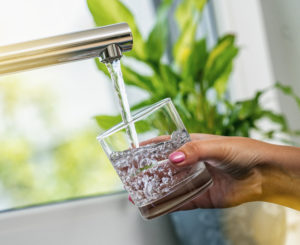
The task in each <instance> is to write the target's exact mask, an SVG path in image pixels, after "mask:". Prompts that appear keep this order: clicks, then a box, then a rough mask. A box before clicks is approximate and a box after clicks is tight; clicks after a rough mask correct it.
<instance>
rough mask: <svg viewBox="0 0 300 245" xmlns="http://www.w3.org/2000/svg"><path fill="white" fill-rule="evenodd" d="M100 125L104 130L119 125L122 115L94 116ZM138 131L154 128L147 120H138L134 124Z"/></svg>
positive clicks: (143, 131)
mask: <svg viewBox="0 0 300 245" xmlns="http://www.w3.org/2000/svg"><path fill="white" fill-rule="evenodd" d="M94 118H95V119H96V122H97V124H98V126H99V127H100V128H101V129H102V130H104V131H105V130H108V129H110V128H112V127H113V126H115V125H117V124H118V123H120V122H121V121H122V119H121V115H117V116H108V115H99V116H95V117H94ZM134 126H135V129H136V132H137V133H145V132H147V131H149V130H151V129H152V126H151V123H150V122H147V121H146V120H141V121H138V122H136V123H135V124H134Z"/></svg>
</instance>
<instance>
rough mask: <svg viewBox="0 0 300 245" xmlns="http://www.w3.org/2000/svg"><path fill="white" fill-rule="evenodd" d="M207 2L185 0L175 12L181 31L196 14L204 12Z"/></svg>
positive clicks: (203, 0)
mask: <svg viewBox="0 0 300 245" xmlns="http://www.w3.org/2000/svg"><path fill="white" fill-rule="evenodd" d="M206 2H207V0H183V1H181V3H180V4H179V5H178V7H177V8H176V11H175V18H176V21H177V24H178V26H179V29H180V30H181V31H182V30H183V29H185V28H186V27H187V24H188V23H189V21H190V20H191V19H193V17H194V16H195V14H196V15H197V14H199V13H201V12H202V10H203V8H204V6H205V4H206Z"/></svg>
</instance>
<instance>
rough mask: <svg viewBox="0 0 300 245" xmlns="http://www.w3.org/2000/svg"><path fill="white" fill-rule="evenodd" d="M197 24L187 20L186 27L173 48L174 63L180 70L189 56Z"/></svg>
mask: <svg viewBox="0 0 300 245" xmlns="http://www.w3.org/2000/svg"><path fill="white" fill-rule="evenodd" d="M196 29H197V22H196V21H194V20H193V19H189V21H188V23H187V24H186V27H185V28H184V29H183V30H182V32H181V34H180V36H179V38H178V40H177V42H176V44H175V45H174V48H173V56H174V59H175V63H176V64H177V65H178V66H179V67H180V68H181V69H182V67H183V66H184V64H185V63H186V61H187V59H188V57H189V56H190V55H191V52H192V47H193V43H194V42H195V36H196Z"/></svg>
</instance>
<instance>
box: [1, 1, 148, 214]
mask: <svg viewBox="0 0 300 245" xmlns="http://www.w3.org/2000/svg"><path fill="white" fill-rule="evenodd" d="M126 2H128V3H127V4H128V5H130V6H129V7H133V6H134V8H136V10H135V12H136V13H139V14H138V15H139V16H140V17H141V14H143V13H142V11H140V10H141V9H142V7H143V6H142V5H141V3H139V1H126ZM16 4H17V5H18V6H17V7H16ZM147 5H149V9H150V10H151V7H152V5H151V2H150V1H148V2H147ZM70 6H72V7H70ZM147 13H150V14H148V15H149V16H148V17H149V18H148V19H150V20H151V18H153V16H151V13H153V12H151V11H147ZM146 22H147V23H146ZM20 23H21V24H20ZM141 24H143V25H144V24H145V28H141V29H143V30H144V31H147V24H148V26H149V24H150V25H151V21H146V20H145V21H144V22H143V23H141ZM93 27H94V22H93V19H92V16H91V14H90V12H89V10H88V8H87V4H86V1H85V0H77V1H71V0H69V1H59V0H54V1H46V2H43V4H41V2H40V1H38V0H32V1H26V2H24V1H17V2H9V1H8V2H5V3H2V4H1V9H0V33H1V34H0V45H1V46H2V45H6V44H10V43H16V42H22V41H26V40H31V39H38V38H42V37H47V36H52V35H58V34H63V33H68V32H73V31H78V30H84V29H89V28H93ZM149 28H150V26H149ZM114 96H115V95H114V94H113V91H112V86H111V84H110V82H109V81H108V79H107V78H106V77H105V76H104V75H103V74H102V73H101V72H100V71H98V70H97V68H96V65H95V62H94V60H92V59H91V60H86V61H79V62H75V63H70V64H64V65H59V66H51V67H47V68H42V69H38V70H32V71H26V72H21V73H16V74H11V75H5V76H1V77H0V118H1V121H0V135H1V137H0V209H1V210H5V209H9V208H15V207H21V206H26V205H32V204H39V203H47V202H52V201H57V200H64V199H69V198H78V197H82V196H87V195H98V194H104V193H112V192H116V191H120V190H122V185H121V183H120V181H119V178H118V176H117V175H116V173H115V172H114V170H113V167H112V166H111V164H110V163H109V161H108V159H107V157H106V156H105V154H104V152H103V151H102V149H101V147H100V145H99V144H98V142H97V141H96V136H97V135H98V134H99V129H98V127H97V125H96V122H95V121H94V119H93V116H95V115H98V114H116V113H117V110H118V108H117V104H116V103H114Z"/></svg>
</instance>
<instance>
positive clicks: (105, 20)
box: [0, 0, 300, 245]
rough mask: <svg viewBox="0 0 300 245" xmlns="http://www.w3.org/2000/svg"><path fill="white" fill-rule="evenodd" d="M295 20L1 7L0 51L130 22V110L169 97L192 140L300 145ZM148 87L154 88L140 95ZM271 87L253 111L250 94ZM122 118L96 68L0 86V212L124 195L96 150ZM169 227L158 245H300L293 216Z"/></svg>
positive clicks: (218, 6)
mask: <svg viewBox="0 0 300 245" xmlns="http://www.w3.org/2000/svg"><path fill="white" fill-rule="evenodd" d="M119 2H120V3H122V5H120V4H119ZM124 6H125V8H126V11H125V10H124ZM299 8H300V3H299V1H297V0H287V1H285V2H284V3H283V2H282V1H280V0H275V1H274V0H261V1H259V0H253V1H247V2H245V1H243V2H242V1H238V0H229V1H221V0H214V1H209V2H206V1H193V0H184V1H180V0H176V1H167V0H165V1H159V0H143V1H139V0H131V1H129V0H122V1H109V2H108V1H104V0H88V1H86V0H72V1H71V0H64V1H59V0H52V1H42V2H41V1H38V0H27V1H23V0H15V1H5V2H2V3H1V8H0V46H3V45H7V44H11V43H16V42H22V41H26V40H32V39H38V38H42V37H47V36H52V35H58V34H63V33H68V32H73V31H79V30H84V29H89V28H92V27H95V26H96V25H99V26H101V25H105V24H112V23H117V22H122V21H126V22H128V23H129V24H130V25H131V28H133V26H132V25H134V30H136V29H138V31H134V34H135V35H134V41H135V44H134V47H133V52H131V53H129V54H128V57H124V60H123V63H124V65H123V71H124V78H125V82H126V83H127V85H128V86H127V93H128V95H129V96H128V97H129V102H130V104H131V105H132V106H133V109H138V108H140V107H141V106H144V105H147V104H151V103H154V102H155V101H158V100H160V99H162V98H165V97H171V98H172V100H173V101H174V103H175V104H176V106H177V109H178V110H179V112H180V114H181V116H182V117H183V120H184V121H185V123H186V126H187V128H188V129H189V131H190V132H193V131H194V132H208V133H217V134H223V135H242V136H251V137H255V138H258V139H263V140H267V141H271V142H276V143H280V144H287V143H288V144H297V143H299V142H300V141H299V137H298V130H299V129H300V127H299V120H300V111H299V107H298V105H297V103H298V104H300V102H299V101H300V100H299V99H298V98H297V96H296V95H297V94H298V95H300V83H299V82H298V81H299V79H300V70H299V69H298V67H297V64H299V62H300V47H299V45H298V44H299V43H300V34H299V31H298V30H299V29H300V19H299V18H298V13H297V9H299ZM112 9H114V10H115V12H116V13H120V14H119V16H113V15H110V12H109V11H111V10H112ZM127 9H128V10H129V13H130V14H128V12H127ZM189 11H191V12H189ZM105 16H108V17H105ZM132 16H133V17H134V19H132ZM174 16H175V17H174ZM131 22H132V23H131ZM228 34H230V35H228ZM203 38H205V41H203V40H204V39H203ZM198 52H199V53H198ZM193 54H194V55H193ZM190 57H191V58H190ZM197 57H199V58H197ZM202 60H203V62H202ZM204 61H205V62H204ZM186 64H187V65H186ZM195 66H197V67H199V68H198V70H195V69H194V68H193V67H195ZM99 70H100V71H99ZM199 74H204V75H201V77H204V78H201V79H199V78H198V77H199ZM167 78H170V81H168V79H167ZM197 79H198V80H197ZM149 81H151V83H153V84H154V85H155V84H156V85H155V86H156V87H155V86H154V88H152V87H147V86H148V85H147V84H148V82H149ZM174 81H176V84H174ZM194 81H197V82H198V83H197V82H194ZM206 81H209V82H208V83H207V84H206ZM278 81H279V82H280V85H277V84H276V82H278ZM146 85H147V86H146ZM172 86H173V87H172ZM199 86H204V90H205V94H203V93H201V91H203V89H200V90H201V91H200V90H199V88H198V87H199ZM188 87H191V88H192V89H193V91H198V90H199V94H197V93H196V94H194V92H193V91H189V89H188ZM273 87H274V88H277V90H276V89H270V91H268V92H266V93H265V94H264V97H263V98H259V100H258V98H257V97H256V95H257V91H261V90H264V89H266V88H273ZM174 91H175V92H174ZM177 91H180V92H179V93H177ZM178 94H179V95H180V96H178ZM197 98H201V105H199V106H200V108H201V109H199V107H198V105H197V103H196V102H195V101H198V99H197ZM227 102H229V103H227ZM202 105H204V107H202ZM197 111H201V112H200V113H196V112H197ZM205 111H206V112H207V111H209V112H211V113H206V114H205ZM118 113H119V111H118V107H117V103H116V98H115V95H114V93H113V88H112V85H111V83H110V80H109V78H108V77H107V75H105V70H104V68H103V66H101V64H99V63H98V62H95V60H86V61H80V62H74V63H69V64H63V65H59V66H51V67H47V68H42V69H38V70H32V71H26V72H21V73H16V74H10V75H5V76H1V77H0V209H1V210H2V212H4V213H5V211H7V210H10V209H20V208H22V207H27V206H32V205H40V204H47V203H53V202H61V201H64V200H70V199H81V198H85V197H90V196H102V195H103V196H105V197H106V196H107V195H110V194H113V193H119V192H120V191H122V185H121V183H120V181H119V179H118V177H117V175H116V174H115V172H114V170H113V168H112V166H111V164H110V163H109V161H108V159H107V158H106V156H105V155H104V152H103V151H102V149H101V147H100V145H99V144H98V142H97V141H96V136H97V135H98V134H99V133H100V132H101V131H103V130H105V129H106V128H105V127H107V125H109V126H112V125H111V124H112V122H115V121H114V120H113V118H114V117H115V116H116V115H118ZM193 113H195V114H193ZM208 114H209V115H212V116H209V117H208V116H207V115H208ZM103 115H109V116H110V117H111V118H109V117H105V120H107V121H105V120H104V118H103V117H102V116H103ZM191 118H193V119H192V120H191ZM110 119H111V120H110ZM104 125H105V126H104ZM108 205H110V204H108ZM113 208H120V207H118V206H117V207H115V206H112V207H111V209H113ZM111 212H113V211H111ZM136 215H138V214H136ZM167 217H168V220H169V221H170V223H167V224H165V225H166V226H168V227H170V229H171V230H172V232H171V231H170V233H169V234H165V236H174V237H175V238H176V239H175V240H176V242H178V244H239V245H240V244H287V245H292V244H299V242H300V215H299V213H298V212H296V211H293V210H291V209H287V208H283V207H280V206H277V205H271V204H262V203H252V204H245V205H242V206H240V207H237V208H233V209H228V210H226V211H222V210H206V211H204V210H196V211H191V212H185V213H178V214H172V215H169V216H167ZM115 222H117V221H115ZM173 232H174V233H173ZM271 234H272V235H271ZM83 236H84V234H83ZM169 242H170V240H169ZM172 242H174V241H173V240H172ZM95 244H96V243H95ZM123 244H124V243H123ZM125 244H127V243H125ZM131 244H133V243H131ZM157 244H168V243H162V242H157ZM170 244H174V243H170Z"/></svg>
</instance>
